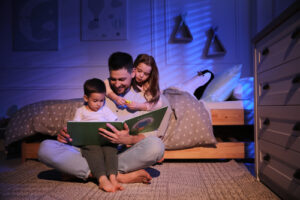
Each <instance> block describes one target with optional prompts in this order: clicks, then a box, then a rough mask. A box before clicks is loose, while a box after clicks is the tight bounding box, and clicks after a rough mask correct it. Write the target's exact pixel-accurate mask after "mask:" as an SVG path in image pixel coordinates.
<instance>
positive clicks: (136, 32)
mask: <svg viewBox="0 0 300 200" xmlns="http://www.w3.org/2000/svg"><path fill="white" fill-rule="evenodd" d="M250 2H251V1H250V0H226V1H220V0H201V1H199V0H186V1H180V0H127V9H128V10H127V11H128V12H127V13H128V16H127V20H128V21H127V22H128V24H127V25H128V29H127V33H128V37H127V40H121V41H120V40H117V41H82V40H81V39H80V0H64V1H59V49H58V50H57V51H14V50H13V48H12V40H13V33H12V25H11V24H12V17H11V15H12V2H11V0H10V1H9V0H7V1H1V3H0V30H1V32H0V43H1V45H0V59H1V62H0V69H1V75H0V92H1V107H0V116H4V115H5V114H6V112H7V110H8V108H9V107H11V106H12V105H17V106H18V108H20V107H22V106H24V105H26V104H29V103H33V102H36V101H40V100H46V99H68V98H77V97H81V96H82V84H83V82H84V81H85V80H86V79H88V78H92V77H99V78H101V79H105V78H107V77H108V70H107V59H108V56H109V55H110V54H111V53H112V52H114V51H126V52H129V53H130V54H132V56H133V57H136V56H137V54H139V53H148V54H152V55H153V56H154V57H155V58H156V61H157V64H158V67H159V70H160V84H161V88H162V89H163V88H166V87H168V86H171V85H174V84H176V83H180V82H183V81H185V80H188V79H189V78H191V77H193V76H194V75H195V73H196V72H197V71H199V70H203V69H210V70H212V71H213V72H215V73H219V72H221V71H222V70H224V69H225V68H227V67H229V66H232V65H234V64H238V63H242V64H243V72H242V76H251V75H252V74H253V72H252V54H251V44H250V39H251V36H250V34H251V30H250V27H251V26H252V25H251V20H252V18H251V17H250V8H251V4H250ZM182 13H187V16H186V24H187V25H188V27H189V29H190V31H191V34H192V35H193V41H192V42H191V43H185V44H177V43H172V42H171V41H170V35H171V34H172V31H173V30H174V27H175V25H176V23H175V19H176V17H177V16H178V15H180V14H182ZM212 26H213V27H215V26H217V27H218V32H217V34H218V37H219V39H220V41H221V42H222V43H223V45H224V47H225V48H226V51H227V53H226V55H225V56H222V57H216V58H205V56H204V55H203V48H204V46H205V43H206V39H207V36H206V31H207V30H208V29H209V28H210V27H212Z"/></svg>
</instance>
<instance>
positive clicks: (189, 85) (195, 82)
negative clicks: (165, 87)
mask: <svg viewBox="0 0 300 200" xmlns="http://www.w3.org/2000/svg"><path fill="white" fill-rule="evenodd" d="M210 77H211V73H205V74H203V75H201V76H199V75H196V76H194V77H193V78H191V79H190V80H187V81H186V82H184V83H180V84H177V85H174V86H172V88H176V89H179V90H181V91H186V92H188V93H190V94H191V95H192V96H193V97H195V96H194V92H195V90H196V89H197V88H198V87H199V86H202V85H204V84H205V83H207V82H208V81H209V79H210ZM195 98H196V97H195Z"/></svg>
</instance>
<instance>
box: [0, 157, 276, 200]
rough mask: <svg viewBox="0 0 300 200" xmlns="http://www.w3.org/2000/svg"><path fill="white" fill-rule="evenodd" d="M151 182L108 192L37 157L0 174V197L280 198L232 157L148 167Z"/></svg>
mask: <svg viewBox="0 0 300 200" xmlns="http://www.w3.org/2000/svg"><path fill="white" fill-rule="evenodd" d="M148 171H149V172H150V174H151V175H152V176H153V180H152V182H151V184H149V185H146V184H141V183H135V184H123V186H124V187H125V190H124V191H118V192H115V193H107V192H104V191H102V190H99V189H98V186H97V185H96V184H95V183H94V182H82V181H79V180H73V181H62V179H61V176H60V173H59V172H57V171H55V170H53V169H51V168H48V167H46V166H45V165H43V164H41V163H39V162H37V161H33V160H30V161H27V162H25V163H24V164H22V165H21V166H19V167H18V168H16V170H14V171H10V172H6V173H0V199H44V200H49V199H57V200H58V199H72V200H76V199H109V200H112V199H118V200H122V199H124V200H125V199H128V200H129V199H130V200H139V199H145V200H154V199H157V200H161V199H163V200H164V199H169V200H176V199H184V200H186V199H189V200H193V199H197V200H198V199H218V200H220V199H263V200H266V199H279V198H278V197H277V196H276V195H274V194H273V193H272V192H271V191H270V190H269V189H268V188H267V187H266V186H264V185H263V184H262V183H260V182H258V181H256V179H255V178H254V177H253V176H252V175H251V174H250V173H249V172H248V170H247V169H246V168H245V167H244V166H242V165H240V164H238V163H237V162H235V161H234V160H231V161H228V162H165V163H163V164H162V165H157V166H154V167H152V168H149V169H148Z"/></svg>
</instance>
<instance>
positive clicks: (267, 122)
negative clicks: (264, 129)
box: [263, 118, 270, 126]
mask: <svg viewBox="0 0 300 200" xmlns="http://www.w3.org/2000/svg"><path fill="white" fill-rule="evenodd" d="M263 124H264V125H266V126H267V125H270V120H269V118H266V119H265V121H264V122H263Z"/></svg>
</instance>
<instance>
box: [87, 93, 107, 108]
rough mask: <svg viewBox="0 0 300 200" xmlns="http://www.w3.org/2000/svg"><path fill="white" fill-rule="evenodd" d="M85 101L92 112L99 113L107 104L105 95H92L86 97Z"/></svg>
mask: <svg viewBox="0 0 300 200" xmlns="http://www.w3.org/2000/svg"><path fill="white" fill-rule="evenodd" d="M83 98H84V101H85V102H87V106H88V108H89V109H90V110H91V111H94V112H96V111H98V110H99V109H100V108H101V107H102V106H103V105H104V102H105V93H91V94H90V96H89V97H88V96H86V95H84V97H83Z"/></svg>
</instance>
